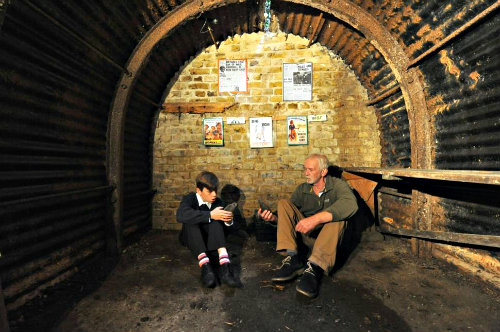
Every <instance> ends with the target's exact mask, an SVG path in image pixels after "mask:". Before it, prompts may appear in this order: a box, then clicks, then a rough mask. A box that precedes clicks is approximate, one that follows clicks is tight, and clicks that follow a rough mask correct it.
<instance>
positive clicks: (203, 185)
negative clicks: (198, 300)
mask: <svg viewBox="0 0 500 332" xmlns="http://www.w3.org/2000/svg"><path fill="white" fill-rule="evenodd" d="M218 186H219V179H217V176H215V174H214V173H212V172H207V171H203V172H201V173H200V174H198V176H197V177H196V192H195V193H194V192H191V193H189V194H187V195H186V196H184V197H183V199H182V201H181V204H180V205H179V208H178V209H177V221H178V222H180V223H182V231H181V234H180V239H181V243H182V244H183V245H186V246H187V247H188V248H189V249H190V250H191V252H192V253H193V254H194V255H195V257H197V259H198V265H199V266H200V268H201V279H202V282H203V285H204V286H205V287H208V288H212V287H215V285H216V283H217V280H216V277H215V273H214V271H213V269H212V266H211V264H210V259H209V257H208V256H207V254H208V252H211V251H215V250H217V252H218V254H219V265H220V272H221V275H220V281H221V282H222V283H223V284H227V285H228V286H231V287H241V282H240V281H239V280H238V279H237V278H236V277H235V276H234V274H233V270H232V266H231V262H230V260H229V255H228V252H227V249H226V239H225V235H224V226H228V227H229V226H231V225H232V224H233V213H232V212H230V211H225V210H224V209H223V202H222V200H221V199H220V198H218V197H217V187H218Z"/></svg>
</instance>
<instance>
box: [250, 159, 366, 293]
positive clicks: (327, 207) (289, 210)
mask: <svg viewBox="0 0 500 332" xmlns="http://www.w3.org/2000/svg"><path fill="white" fill-rule="evenodd" d="M304 168H305V177H306V183H303V184H301V185H299V186H298V187H297V188H296V189H295V191H294V192H293V194H292V197H291V200H286V199H282V200H280V201H279V202H278V216H276V215H274V214H273V213H272V212H271V211H269V210H264V211H262V210H261V209H259V211H258V213H259V215H260V217H261V218H262V219H264V220H266V221H271V222H275V221H277V222H278V231H277V243H276V251H284V253H285V254H286V258H285V259H284V260H283V262H282V265H281V268H280V269H279V271H278V272H277V274H276V275H275V276H274V277H273V278H272V280H273V281H274V282H285V281H290V280H292V279H294V278H295V277H296V276H297V275H300V274H302V272H303V273H304V274H303V276H302V277H301V279H300V281H299V283H298V284H297V288H296V289H297V291H298V292H299V293H301V294H304V295H306V296H308V297H316V296H317V295H318V293H319V284H320V281H321V277H322V275H323V273H325V274H327V273H329V271H330V270H331V269H332V267H333V265H334V264H335V257H336V254H337V244H338V241H339V239H340V237H341V236H342V233H343V231H344V228H345V226H346V220H347V219H348V218H349V217H351V216H352V215H354V213H355V212H356V211H357V209H358V205H357V202H356V197H355V196H354V194H353V193H352V190H351V188H350V187H349V185H348V184H347V183H346V182H345V181H344V180H342V179H338V178H334V177H331V176H328V177H327V174H328V159H327V158H326V156H324V155H320V154H312V155H310V156H309V157H307V159H306V160H305V162H304ZM299 241H302V243H303V244H305V245H307V246H308V247H309V248H310V252H311V254H310V256H309V259H308V261H307V263H306V266H307V268H306V269H305V271H304V267H305V266H304V263H303V261H302V260H301V259H300V257H299V255H298V242H299Z"/></svg>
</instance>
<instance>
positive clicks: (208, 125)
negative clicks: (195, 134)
mask: <svg viewBox="0 0 500 332" xmlns="http://www.w3.org/2000/svg"><path fill="white" fill-rule="evenodd" d="M203 144H204V145H205V146H224V127H223V123H222V117H217V118H204V119H203Z"/></svg>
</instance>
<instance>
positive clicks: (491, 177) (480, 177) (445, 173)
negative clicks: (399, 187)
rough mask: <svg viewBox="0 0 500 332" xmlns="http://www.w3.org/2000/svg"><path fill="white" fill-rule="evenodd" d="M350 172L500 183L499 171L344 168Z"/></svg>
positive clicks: (391, 177)
mask: <svg viewBox="0 0 500 332" xmlns="http://www.w3.org/2000/svg"><path fill="white" fill-rule="evenodd" d="M344 170H345V171H347V172H351V173H365V174H379V175H382V176H383V177H384V179H388V180H390V179H394V180H397V178H398V177H405V178H418V179H428V180H442V181H457V182H467V183H480V184H491V185H497V186H498V185H500V171H469V170H447V169H415V168H376V167H348V168H345V169H344Z"/></svg>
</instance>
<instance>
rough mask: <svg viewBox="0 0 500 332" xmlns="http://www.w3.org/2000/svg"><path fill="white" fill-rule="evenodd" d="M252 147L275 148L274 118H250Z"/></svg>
mask: <svg viewBox="0 0 500 332" xmlns="http://www.w3.org/2000/svg"><path fill="white" fill-rule="evenodd" d="M249 122H250V147H251V148H271V147H273V118H272V117H262V118H250V119H249Z"/></svg>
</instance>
